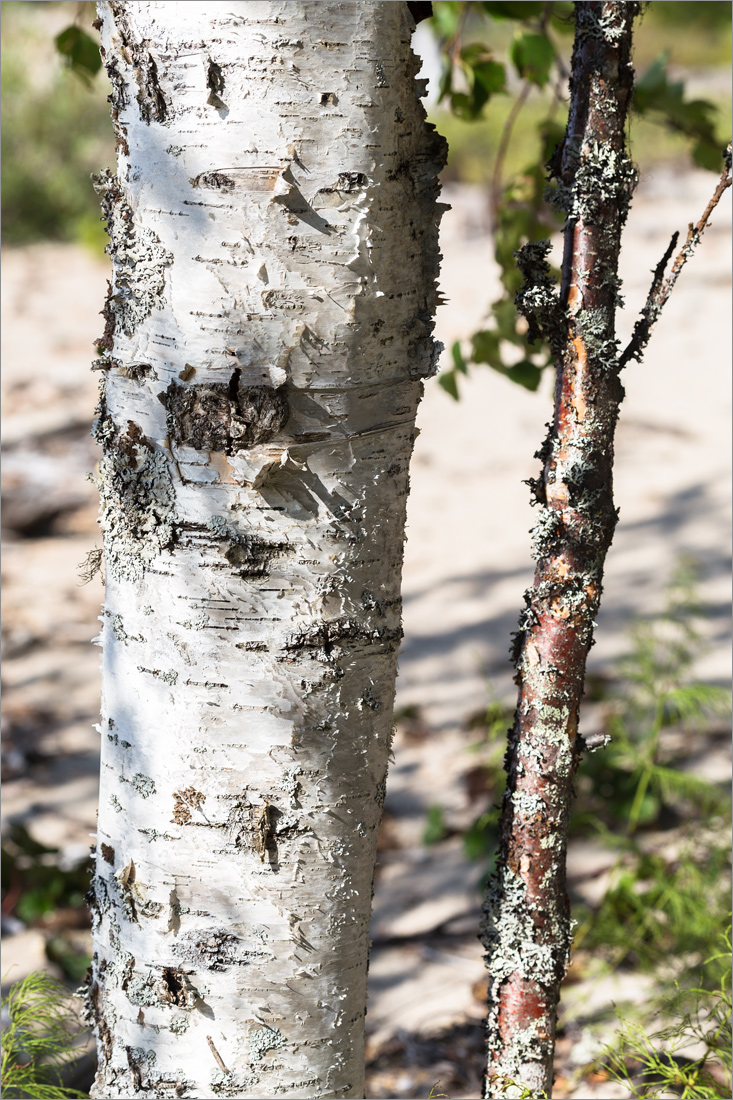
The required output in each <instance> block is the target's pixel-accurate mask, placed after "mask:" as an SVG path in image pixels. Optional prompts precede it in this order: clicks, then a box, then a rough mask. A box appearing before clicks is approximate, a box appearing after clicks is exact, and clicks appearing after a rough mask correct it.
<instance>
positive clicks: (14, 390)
mask: <svg viewBox="0 0 733 1100" xmlns="http://www.w3.org/2000/svg"><path fill="white" fill-rule="evenodd" d="M712 186H713V184H712V177H711V176H709V175H708V174H705V173H686V174H680V173H671V172H661V171H660V173H659V174H658V175H656V176H654V177H650V178H647V179H645V180H644V181H643V182H642V186H641V188H640V191H639V193H638V196H637V200H636V203H635V205H634V208H633V211H632V215H631V218H630V221H629V225H628V229H627V232H626V242H627V244H626V246H625V248H624V252H623V255H622V259H621V268H622V275H623V278H624V290H625V294H626V297H627V303H628V308H627V310H626V312H625V314H624V315H623V318H622V320H621V324H620V329H621V333H620V334H621V336H622V338H623V337H624V336H625V335H628V334H629V333H630V330H631V327H632V324H633V320H634V318H635V316H636V312H637V310H638V308H639V307H640V306H641V304H642V302H643V300H644V297H645V294H646V290H647V287H648V283H649V279H650V271H651V269H652V268H653V267H654V266H655V265H656V263H657V262H658V260H659V258H660V256H661V255H662V253H663V252H664V249H665V247H666V244H667V242H668V240H669V237H670V235H671V233H672V232H673V230H675V229H680V230H683V231H684V229H685V227H686V225H687V223H688V221H690V220H691V219H692V218H695V219H697V217H698V216H699V214H700V213H701V212H702V210H703V208H704V206H705V204H706V202H707V199H708V197H709V194H710V193H711V191H712ZM447 200H448V201H449V202H451V203H452V206H453V210H452V212H450V213H449V214H448V215H447V216H446V217H445V219H444V233H443V251H444V254H445V260H444V264H443V275H442V279H441V283H442V288H443V293H444V295H445V296H446V297H447V298H448V299H449V305H447V306H445V307H443V308H442V309H441V310H440V313H439V318H438V326H437V329H438V336H439V338H440V339H442V340H443V341H444V342H445V343H446V345H450V342H451V341H452V340H454V339H456V338H459V337H466V336H468V335H470V333H471V332H472V331H474V330H475V329H476V328H477V327H479V326H480V324H481V321H482V317H483V316H484V313H485V310H486V308H487V304H488V303H489V302H490V301H491V300H492V299H493V298H494V297H496V296H497V285H496V276H495V272H494V270H493V267H492V264H491V261H490V244H489V240H488V235H487V225H486V215H485V204H484V197H483V195H482V194H481V192H479V191H477V190H473V189H469V188H465V187H463V188H452V189H451V190H450V191H449V192H448V194H447ZM730 225H731V215H730V196H728V197H727V198H726V199H724V201H723V203H722V208H721V209H720V211H719V212H718V213H717V214H716V215H715V217H714V219H713V226H712V228H711V229H709V230H708V232H707V234H706V236H705V237H704V239H703V242H702V244H701V246H700V248H699V250H698V254H697V256H696V258H695V259H694V260H693V262H692V263H691V264H690V265H689V266H688V268H687V270H686V271H685V272H684V273H683V275H682V277H681V279H680V282H679V284H678V287H677V289H676V291H675V295H674V299H673V301H672V303H671V306H670V307H669V308H668V310H667V312H666V314H665V315H664V316H663V318H662V320H661V322H660V324H659V326H658V331H657V332H656V334H655V336H654V339H653V341H652V344H651V345H650V348H649V351H648V353H647V356H646V359H645V361H644V363H643V365H641V366H637V365H632V366H631V367H630V368H629V369H627V372H626V377H625V380H624V381H625V386H626V391H627V397H626V401H625V403H624V407H623V410H622V417H621V423H620V426H619V430H618V437H617V439H618V445H617V460H616V490H615V491H616V497H617V503H618V504H619V505H620V509H621V521H620V525H619V528H618V530H617V534H616V539H615V543H614V546H613V547H612V550H611V554H610V557H609V562H608V569H607V577H606V585H605V597H604V605H603V610H602V612H601V615H600V618H599V625H598V631H597V645H596V647H595V648H594V649H593V651H592V654H591V668H592V669H593V670H595V671H596V672H599V671H602V670H607V669H608V667H609V662H611V661H612V660H613V659H614V658H616V657H617V656H618V655H619V654H620V653H622V652H623V651H624V650H625V648H626V646H627V643H628V633H627V632H628V627H629V624H630V622H631V621H632V620H633V619H634V618H635V617H639V616H647V615H652V614H655V613H658V612H659V611H660V610H661V609H662V607H663V605H664V599H665V596H664V594H665V589H666V587H667V585H668V582H669V579H670V575H671V573H672V571H673V569H674V566H675V563H676V561H677V560H678V559H679V558H680V556H681V555H688V556H691V557H693V558H694V559H695V560H696V561H697V563H698V566H699V569H700V576H701V582H700V595H701V596H702V598H703V600H704V602H705V603H706V605H707V609H708V615H707V618H706V621H705V633H706V645H705V646H704V647H702V648H701V656H700V662H699V665H700V667H699V671H700V673H701V674H703V675H705V676H706V677H710V678H713V679H716V680H718V681H720V682H725V681H726V680H727V678H728V675H729V667H730V645H729V642H730V631H729V618H728V607H729V575H730V497H731V491H730V461H729V438H730V415H731V388H730V359H731V356H730V282H731V278H730V262H729V248H730ZM3 273H4V276H5V279H4V291H5V293H4V297H3V329H2V349H3V377H2V398H3V422H4V435H3V453H4V462H3V493H4V501H5V510H4V514H3V535H4V544H3V545H4V553H3V561H2V577H3V589H4V620H3V644H4V653H5V659H4V663H3V684H4V689H5V690H4V696H3V776H4V779H5V784H4V802H3V812H4V817H5V822H6V824H7V823H9V822H13V821H21V822H24V823H25V824H27V826H28V828H29V829H30V831H31V833H32V835H33V836H34V837H36V838H37V839H38V840H40V841H43V842H45V843H50V844H54V845H56V846H58V847H59V848H60V849H61V850H62V856H63V858H64V859H65V860H66V861H67V863H72V862H73V861H74V860H75V859H78V858H79V857H80V855H82V854H83V853H84V852H85V851H86V848H87V847H88V845H89V843H90V839H89V838H90V834H93V833H94V828H95V813H96V784H97V776H96V773H97V766H98V763H97V735H96V733H95V732H94V731H93V729H92V723H93V722H95V721H96V719H97V711H98V692H99V683H98V664H99V661H98V650H97V649H96V648H95V647H93V646H92V645H90V644H89V643H90V639H91V637H92V636H93V635H94V634H95V633H96V630H97V627H96V619H97V616H98V615H99V610H100V601H101V598H102V589H101V586H100V584H99V581H98V580H94V581H92V582H91V583H90V584H87V585H85V586H79V584H78V572H79V570H78V566H79V563H81V562H82V561H83V559H84V558H85V556H86V554H87V553H88V552H89V550H91V549H92V548H93V547H94V546H95V544H96V545H99V536H98V534H97V532H96V529H95V526H94V515H95V511H96V504H95V500H94V491H93V489H92V487H91V485H90V484H89V483H88V482H87V481H85V480H84V475H85V473H86V471H88V470H91V469H92V468H93V465H94V463H95V461H96V458H97V456H96V454H95V448H94V446H93V444H92V441H91V440H90V439H89V436H88V427H89V422H90V420H91V416H92V410H93V407H94V404H95V401H96V381H95V377H94V376H93V375H91V373H90V371H89V361H90V358H91V350H90V349H91V342H92V340H93V338H94V337H96V336H98V335H99V334H100V333H101V329H102V321H101V319H100V317H99V316H98V311H99V309H100V308H101V305H102V302H103V298H104V290H105V279H106V278H107V274H108V272H107V269H106V266H105V265H103V264H101V263H100V262H99V261H97V260H94V259H93V258H91V257H90V256H89V255H87V254H86V253H84V252H83V251H81V250H79V249H77V248H74V247H70V246H60V245H43V246H34V247H32V248H28V249H25V250H18V251H9V252H6V253H4V254H3ZM550 389H551V379H550V378H549V377H547V378H546V379H545V380H544V383H543V386H542V387H541V390H540V392H539V393H538V394H530V393H527V392H526V391H524V390H521V389H519V388H518V387H516V386H514V385H512V384H511V383H509V382H507V381H506V380H505V379H504V378H502V377H500V376H499V375H497V374H495V373H493V372H492V371H490V370H488V369H486V368H480V369H478V370H476V371H475V373H474V375H473V376H472V377H471V378H470V379H469V380H468V381H467V382H466V384H465V385H464V386H463V399H462V400H461V401H460V402H459V403H454V402H453V401H451V399H450V398H448V397H447V396H446V395H445V393H444V392H443V391H442V390H441V389H440V388H439V387H438V386H437V384H435V383H434V382H431V383H429V384H428V386H427V391H426V396H425V400H424V403H423V405H422V407H421V410H420V414H419V421H418V422H419V425H420V428H421V435H420V438H419V440H418V443H417V447H416V451H415V457H414V462H413V473H412V494H411V498H410V503H409V511H408V541H407V545H406V559H405V574H404V622H405V641H404V646H403V650H402V656H401V661H400V676H399V681H398V693H397V707H398V708H404V707H408V706H418V707H419V708H420V717H419V719H418V720H413V721H411V722H409V721H407V722H402V723H400V726H399V731H398V737H397V741H396V746H395V763H394V765H393V767H392V770H391V773H390V786H389V791H388V796H387V803H386V824H385V829H384V836H383V840H384V843H383V851H382V852H381V857H380V864H381V865H380V870H379V874H378V878H377V885H376V894H375V909H374V923H373V940H374V951H373V960H372V965H371V971H370V981H371V987H370V1000H369V1015H368V1027H369V1034H370V1040H369V1043H370V1046H369V1052H370V1057H371V1062H370V1077H369V1087H368V1095H369V1096H372V1097H416V1096H427V1094H428V1092H429V1091H430V1088H431V1086H432V1085H433V1083H434V1082H435V1081H436V1080H440V1081H441V1089H440V1090H437V1091H441V1090H442V1091H444V1092H447V1093H448V1094H449V1095H450V1096H451V1097H453V1098H455V1100H459V1098H460V1097H478V1096H479V1095H480V1092H479V1074H480V1066H481V1035H480V1019H481V1015H482V1011H483V1009H482V1004H481V996H482V992H483V990H482V975H483V966H482V962H481V952H480V947H479V944H478V942H477V940H476V926H477V920H478V909H479V895H478V893H477V891H476V878H477V873H478V872H477V868H476V866H475V865H473V864H469V863H467V862H466V861H465V859H464V857H463V855H462V849H461V844H460V839H459V838H458V837H455V836H454V837H450V838H449V839H448V840H446V841H444V842H443V843H442V844H439V845H436V846H434V847H429V848H428V847H425V846H424V845H423V844H422V840H421V838H422V832H423V829H424V826H425V815H426V812H427V809H428V807H430V806H431V805H434V804H440V805H441V806H442V807H443V808H444V812H445V817H446V821H447V823H448V824H449V825H450V826H451V827H454V828H456V829H459V828H461V827H464V826H465V825H466V824H468V822H469V821H470V820H471V819H472V817H473V816H475V807H472V805H471V804H470V802H469V801H468V798H467V795H466V788H465V782H464V777H465V774H466V772H467V771H469V769H470V768H471V767H472V766H473V764H474V762H475V761H474V758H472V757H471V755H470V753H469V752H468V747H469V745H470V744H471V743H472V742H473V741H475V740H476V733H475V731H473V732H471V731H470V730H467V728H466V720H467V719H468V718H469V717H470V716H471V715H472V714H474V713H475V712H476V711H478V710H480V709H481V708H482V707H483V706H485V705H486V702H487V700H488V699H489V698H496V699H500V700H505V701H508V702H511V700H512V696H513V687H512V683H511V669H510V667H509V665H508V662H507V656H506V654H507V647H508V641H509V634H510V632H511V631H512V630H513V629H514V628H515V624H516V618H517V614H518V610H519V607H520V606H521V603H522V598H521V597H522V592H523V590H524V588H525V587H526V585H527V584H528V583H529V581H530V579H531V561H530V558H529V538H528V533H527V532H528V529H529V527H530V526H531V523H532V513H531V510H530V507H529V503H528V491H527V488H526V486H524V485H523V484H522V480H523V479H525V478H527V477H530V476H531V475H533V474H534V473H535V472H536V467H537V462H536V460H534V459H533V457H532V455H533V452H534V451H535V449H536V448H537V447H538V446H539V444H540V443H541V441H542V438H543V436H544V423H545V421H546V420H547V419H548V418H549V416H550V411H551V393H550ZM584 720H585V721H586V724H587V723H588V722H590V723H592V722H593V720H594V715H593V711H592V709H590V710H588V711H587V712H586V716H585V719H584ZM696 766H697V769H698V771H701V772H705V773H706V774H710V775H711V776H715V777H718V778H719V777H720V775H721V774H726V772H727V771H728V769H729V753H728V751H727V746H726V747H724V748H719V747H717V748H715V747H711V748H709V751H708V752H707V754H706V756H705V757H704V758H703V759H701V760H700V761H699V762H698V764H697V765H696ZM604 860H605V864H604ZM608 863H610V856H609V855H608V853H607V852H606V851H605V850H603V849H599V848H598V847H597V846H594V845H593V844H591V843H589V842H588V843H583V842H578V843H577V844H576V846H575V848H574V850H573V851H572V852H571V857H570V874H571V877H572V878H573V881H574V882H575V889H576V891H577V892H578V893H579V894H581V895H582V894H583V893H584V892H585V896H587V897H590V896H591V895H592V893H593V891H594V890H596V891H597V890H598V889H599V885H598V884H599V881H602V879H601V880H599V877H598V874H597V872H598V870H599V868H600V869H602V868H603V866H604V865H607V864H608ZM4 931H9V932H14V933H15V934H13V935H8V936H6V937H4V940H3V948H4V952H3V973H7V971H8V969H9V968H10V967H11V966H17V969H15V970H13V971H12V974H11V976H12V977H17V976H19V974H20V973H22V972H24V971H26V970H30V969H33V968H36V967H38V966H40V965H48V964H47V962H46V960H45V955H44V937H45V935H46V933H45V932H44V929H43V928H30V929H26V930H23V929H19V928H18V927H17V925H13V924H12V922H10V924H9V925H4ZM81 935H82V936H83V935H85V933H84V932H83V931H82V932H81ZM642 993H643V988H642V986H641V985H640V983H639V982H638V980H636V979H634V978H633V976H629V975H618V976H617V977H616V978H613V977H611V978H606V979H605V981H604V983H602V984H601V985H596V986H592V987H591V986H590V985H589V983H588V980H587V979H586V980H585V982H580V983H576V984H575V985H570V986H569V987H568V994H567V996H566V997H565V998H564V1017H563V1019H564V1022H565V1030H564V1034H563V1038H562V1039H561V1041H560V1044H559V1048H558V1073H559V1079H558V1082H557V1085H556V1091H555V1094H554V1095H556V1096H557V1097H569V1096H577V1097H581V1096H582V1097H596V1096H597V1097H609V1098H610V1097H619V1098H621V1097H625V1096H627V1095H628V1093H627V1092H625V1091H624V1089H622V1088H621V1087H620V1086H617V1085H615V1084H613V1083H611V1082H608V1081H603V1080H601V1079H598V1078H589V1077H587V1076H586V1077H583V1076H582V1073H583V1066H584V1065H586V1064H587V1063H588V1062H589V1061H590V1060H591V1058H592V1055H593V1050H592V1049H591V1048H592V1045H593V1043H594V1042H596V1039H595V1038H594V1035H593V1034H592V1033H591V1031H589V1030H588V1029H587V1027H586V1026H585V1021H587V1019H589V1012H590V1008H589V1005H593V1006H594V1007H595V1008H598V1007H599V1005H600V1007H601V1008H602V1007H603V1006H604V1005H606V1006H607V1005H608V1003H609V1002H610V1001H611V1000H616V1001H621V1000H623V999H624V998H625V997H630V998H631V999H634V998H635V997H637V998H638V997H640V996H641V995H642Z"/></svg>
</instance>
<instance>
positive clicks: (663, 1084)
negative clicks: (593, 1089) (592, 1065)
mask: <svg viewBox="0 0 733 1100" xmlns="http://www.w3.org/2000/svg"><path fill="white" fill-rule="evenodd" d="M730 960H731V941H730V932H726V934H725V935H724V936H723V937H722V943H721V951H720V954H717V955H714V956H713V957H712V958H711V959H708V960H706V962H705V963H704V964H703V968H702V973H701V982H700V985H699V986H698V987H695V988H692V989H685V988H680V986H679V985H677V986H676V991H675V993H674V995H673V996H672V997H670V998H669V999H668V1000H667V1001H666V1002H665V1004H664V1005H663V1006H662V1008H661V1011H660V1015H661V1017H662V1018H663V1019H666V1020H667V1021H668V1022H667V1023H666V1025H665V1026H664V1027H662V1028H660V1029H658V1030H656V1031H654V1032H652V1033H651V1034H649V1035H647V1034H646V1033H645V1031H644V1029H643V1028H642V1027H640V1026H639V1024H636V1023H633V1022H630V1021H628V1020H621V1021H620V1025H621V1026H620V1029H619V1032H618V1034H617V1036H616V1041H615V1042H614V1044H613V1045H612V1046H609V1047H606V1049H605V1052H604V1068H605V1069H606V1070H607V1071H608V1072H610V1074H611V1076H612V1077H613V1079H614V1080H616V1081H618V1082H619V1083H620V1084H623V1085H628V1084H629V1079H630V1078H633V1085H632V1088H633V1092H634V1096H635V1097H638V1098H639V1100H646V1098H648V1097H649V1098H651V1097H659V1096H666V1095H669V1092H670V1091H671V1090H674V1092H675V1094H676V1095H679V1096H680V1097H689V1098H690V1100H698V1098H699V1100H717V1098H719V1097H721V1096H730V1095H731V1038H732V1035H731V965H730ZM721 962H722V963H723V964H724V965H723V972H722V974H720V977H719V978H718V980H717V983H716V984H715V983H711V982H710V981H708V980H706V979H707V974H706V971H707V970H708V969H709V968H710V967H711V965H712V966H714V968H715V971H716V973H717V972H718V971H719V970H720V969H721V968H720V966H719V965H718V964H720V963H721ZM691 1048H694V1056H693V1055H692V1054H691ZM700 1051H701V1052H700ZM713 1069H714V1070H716V1072H715V1073H713V1072H711V1071H712V1070H713Z"/></svg>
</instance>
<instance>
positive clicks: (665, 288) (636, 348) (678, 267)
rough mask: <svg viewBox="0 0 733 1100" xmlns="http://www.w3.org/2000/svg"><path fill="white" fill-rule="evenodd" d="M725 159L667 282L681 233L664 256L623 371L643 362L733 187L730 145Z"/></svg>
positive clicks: (621, 364)
mask: <svg viewBox="0 0 733 1100" xmlns="http://www.w3.org/2000/svg"><path fill="white" fill-rule="evenodd" d="M724 157H725V162H724V167H723V171H722V174H721V176H720V180H719V181H718V186H717V187H716V188H715V191H714V193H713V196H712V198H711V199H710V202H709V203H708V204H707V206H706V207H705V210H704V212H703V215H702V217H701V218H700V220H699V222H698V223H697V225H693V224H692V222H690V224H689V226H688V228H687V237H686V239H685V243H684V244H683V246H682V248H681V249H680V251H679V252H678V253H677V256H676V258H675V261H674V263H673V264H672V270H671V271H670V273H669V276H668V277H667V278H666V279H665V278H664V272H665V270H666V267H667V264H668V263H669V260H670V257H671V255H672V253H673V252H674V250H675V248H676V247H677V241H678V240H679V233H675V234H674V236H673V237H672V240H671V241H670V243H669V247H668V248H667V251H666V252H665V253H664V256H663V257H662V259H661V260H660V261H659V263H658V264H657V266H656V268H655V269H654V277H653V278H652V285H651V287H650V288H649V294H648V295H647V299H646V302H645V304H644V308H643V309H642V311H641V316H640V317H639V320H638V321H637V322H636V324H635V325H634V331H633V333H632V336H631V339H630V340H629V342H628V344H627V345H626V347H625V348H624V350H623V352H622V353H621V358H620V359H619V364H618V365H619V370H620V369H621V368H622V367H625V366H626V364H627V363H628V362H629V361H630V360H631V359H636V360H637V362H638V361H639V360H640V359H641V357H642V355H643V354H644V349H645V348H646V346H647V344H648V343H649V337H650V336H651V332H652V329H653V327H654V325H655V324H656V322H657V320H658V319H659V314H660V313H661V312H662V309H663V307H664V305H665V303H666V301H667V299H668V298H669V296H670V294H671V293H672V290H673V289H674V285H675V283H676V282H677V279H678V277H679V274H680V272H681V271H682V268H683V267H684V266H685V264H686V263H687V261H688V260H689V258H690V256H691V255H692V253H693V252H694V251H695V248H696V247H697V244H698V242H699V240H700V238H701V237H702V235H703V232H704V231H705V229H706V227H707V225H708V222H709V219H710V215H711V214H712V212H713V210H714V209H715V207H716V206H717V205H718V203H719V202H720V200H721V198H722V197H723V195H724V193H725V191H726V189H727V188H728V187H730V186H731V183H733V178H731V146H730V145H728V148H727V149H726V151H725V154H724Z"/></svg>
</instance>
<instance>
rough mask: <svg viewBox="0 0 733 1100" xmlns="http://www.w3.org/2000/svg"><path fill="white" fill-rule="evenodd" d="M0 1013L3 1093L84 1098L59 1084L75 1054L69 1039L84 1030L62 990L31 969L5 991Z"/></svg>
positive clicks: (38, 1099)
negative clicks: (30, 971)
mask: <svg viewBox="0 0 733 1100" xmlns="http://www.w3.org/2000/svg"><path fill="white" fill-rule="evenodd" d="M2 1010H3V1022H4V1027H3V1033H2V1062H0V1083H1V1084H2V1095H3V1096H4V1097H19V1098H23V1097H27V1098H28V1100H56V1098H58V1100H64V1098H67V1097H69V1098H74V1097H77V1098H80V1097H84V1096H86V1093H83V1092H79V1091H78V1090H76V1089H69V1088H65V1087H64V1086H63V1085H62V1084H61V1074H62V1071H63V1069H64V1068H65V1067H66V1066H68V1065H69V1063H70V1062H72V1061H73V1060H74V1059H75V1057H76V1055H77V1052H76V1050H75V1049H74V1037H75V1035H78V1034H79V1033H80V1032H81V1031H82V1030H83V1029H82V1028H81V1027H80V1026H79V1022H78V1019H77V1017H76V1010H75V1006H74V1004H73V1001H72V998H71V995H70V993H69V991H68V990H67V989H66V987H65V986H64V985H62V983H61V982H59V981H57V980H56V979H55V978H53V977H51V975H50V974H46V973H45V972H44V971H34V972H33V973H31V974H28V975H27V976H26V977H25V978H23V979H22V980H21V981H18V982H15V983H14V984H13V985H12V986H11V987H10V990H9V992H8V995H7V997H5V998H4V999H3V1002H2ZM6 1021H7V1022H6Z"/></svg>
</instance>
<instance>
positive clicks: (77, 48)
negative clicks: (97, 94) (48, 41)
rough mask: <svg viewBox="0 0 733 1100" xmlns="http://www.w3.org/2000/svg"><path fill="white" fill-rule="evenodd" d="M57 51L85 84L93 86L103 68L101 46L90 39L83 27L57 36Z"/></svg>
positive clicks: (72, 28) (67, 29) (70, 29)
mask: <svg viewBox="0 0 733 1100" xmlns="http://www.w3.org/2000/svg"><path fill="white" fill-rule="evenodd" d="M54 41H55V43H56V49H57V50H58V52H59V53H60V54H61V56H62V57H63V58H64V60H65V61H66V64H67V65H68V67H69V68H70V69H71V70H72V71H73V72H75V73H76V75H77V76H78V77H80V78H81V79H82V80H83V81H84V83H85V84H91V83H92V80H93V78H94V77H95V76H96V75H97V73H98V72H99V70H100V69H101V68H102V58H101V57H100V54H99V45H98V44H97V43H96V42H95V41H94V39H93V38H90V37H89V35H88V34H86V32H85V31H83V30H82V29H81V27H77V26H73V25H72V26H71V27H67V28H66V30H63V31H62V32H61V34H57V35H56V38H55V39H54Z"/></svg>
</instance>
